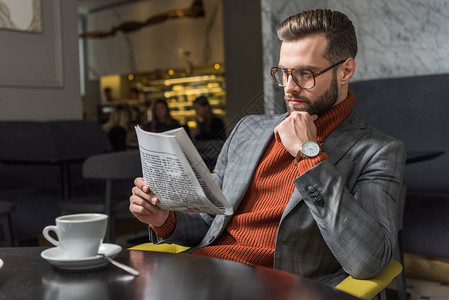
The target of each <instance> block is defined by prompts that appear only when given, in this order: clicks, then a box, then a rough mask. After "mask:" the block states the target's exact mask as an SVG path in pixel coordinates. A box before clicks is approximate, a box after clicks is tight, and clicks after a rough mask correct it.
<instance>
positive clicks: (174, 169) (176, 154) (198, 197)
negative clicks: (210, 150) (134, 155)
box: [135, 126, 233, 215]
mask: <svg viewBox="0 0 449 300" xmlns="http://www.w3.org/2000/svg"><path fill="white" fill-rule="evenodd" d="M135 128H136V133H137V140H138V143H139V150H140V158H141V161H142V173H143V178H144V180H145V182H146V183H147V184H148V186H149V187H150V190H151V191H152V193H154V194H155V195H156V196H157V197H158V199H159V204H158V206H159V207H160V208H162V209H167V210H175V211H188V212H202V213H208V214H224V215H232V213H233V211H232V206H231V204H230V203H229V202H228V200H227V199H226V197H225V195H224V194H223V192H222V191H221V189H220V187H219V186H218V184H217V183H216V182H215V181H214V179H213V178H212V176H211V174H210V171H209V169H208V168H207V166H206V164H205V163H204V161H203V159H202V158H201V156H200V154H199V153H198V151H197V150H196V148H195V146H194V145H193V143H192V141H191V140H190V138H189V137H188V135H187V133H186V132H185V130H184V128H177V129H174V130H170V131H166V132H162V133H153V132H147V131H144V130H142V129H141V128H140V127H138V126H136V127H135Z"/></svg>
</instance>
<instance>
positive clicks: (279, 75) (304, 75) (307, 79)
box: [273, 69, 315, 89]
mask: <svg viewBox="0 0 449 300" xmlns="http://www.w3.org/2000/svg"><path fill="white" fill-rule="evenodd" d="M289 73H290V72H288V71H285V70H283V69H277V70H276V72H274V73H273V76H274V78H275V80H276V83H277V84H278V85H279V86H286V85H287V82H288V77H289V76H292V77H293V81H295V83H296V84H297V85H299V86H300V87H302V88H305V89H307V88H312V87H313V86H314V85H315V79H314V77H313V73H312V72H311V71H309V70H303V69H294V70H291V74H289Z"/></svg>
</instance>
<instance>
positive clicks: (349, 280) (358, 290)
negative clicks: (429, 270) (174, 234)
mask: <svg viewBox="0 0 449 300" xmlns="http://www.w3.org/2000/svg"><path fill="white" fill-rule="evenodd" d="M187 249H189V247H184V246H179V245H176V244H158V245H155V244H153V243H144V244H140V245H137V246H134V247H131V248H129V249H128V250H142V251H156V252H166V253H180V252H182V251H185V250H187ZM401 271H402V266H401V264H400V263H398V262H396V261H394V260H392V261H391V262H390V263H389V264H388V266H387V267H386V268H385V270H383V271H382V273H380V274H379V275H378V276H377V277H375V278H372V279H366V280H358V279H354V278H353V277H352V276H348V277H346V278H345V279H344V280H343V281H342V282H340V284H338V285H337V286H336V287H335V288H336V289H337V290H339V291H342V292H345V293H347V294H350V295H353V296H355V297H357V298H360V299H366V300H369V299H372V298H373V297H375V296H376V295H378V294H379V293H381V294H380V295H381V298H382V296H385V288H386V287H387V286H388V285H389V284H390V282H391V281H392V280H393V279H394V278H395V277H396V276H398V275H399V274H400V273H401ZM382 293H383V295H382Z"/></svg>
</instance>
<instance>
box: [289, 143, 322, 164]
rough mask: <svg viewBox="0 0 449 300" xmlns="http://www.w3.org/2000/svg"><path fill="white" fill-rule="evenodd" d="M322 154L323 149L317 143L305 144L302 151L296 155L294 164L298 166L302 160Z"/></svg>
mask: <svg viewBox="0 0 449 300" xmlns="http://www.w3.org/2000/svg"><path fill="white" fill-rule="evenodd" d="M320 152H321V148H320V146H319V145H318V144H317V143H315V142H312V141H307V142H304V143H303V144H302V147H301V149H299V151H298V153H297V154H296V157H295V160H294V161H293V164H294V165H295V166H297V165H298V163H299V161H300V160H301V159H303V158H311V157H316V156H317V155H318V154H319V153H320Z"/></svg>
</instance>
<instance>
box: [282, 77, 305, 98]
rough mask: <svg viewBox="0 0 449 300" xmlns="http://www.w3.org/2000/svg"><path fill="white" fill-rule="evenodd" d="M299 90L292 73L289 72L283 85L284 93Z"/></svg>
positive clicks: (294, 92) (292, 92)
mask: <svg viewBox="0 0 449 300" xmlns="http://www.w3.org/2000/svg"><path fill="white" fill-rule="evenodd" d="M300 91H301V87H300V86H299V85H297V84H296V82H295V81H294V80H293V77H292V75H291V74H290V75H289V76H288V78H287V84H286V85H285V86H284V93H286V94H296V93H299V92H300Z"/></svg>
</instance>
